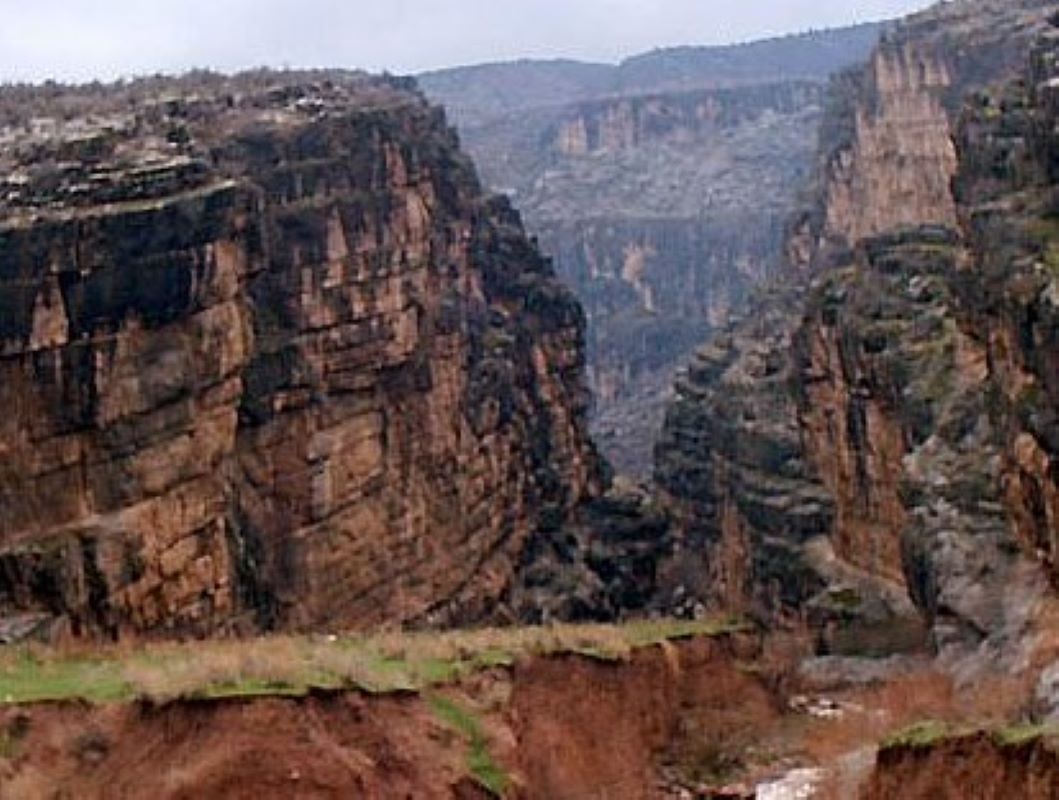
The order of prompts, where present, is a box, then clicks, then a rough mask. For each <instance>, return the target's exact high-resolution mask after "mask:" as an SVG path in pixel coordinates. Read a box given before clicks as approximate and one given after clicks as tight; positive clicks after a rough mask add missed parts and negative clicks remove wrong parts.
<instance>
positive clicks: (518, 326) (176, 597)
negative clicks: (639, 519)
mask: <svg viewBox="0 0 1059 800" xmlns="http://www.w3.org/2000/svg"><path fill="white" fill-rule="evenodd" d="M11 91H12V92H13V93H17V92H18V91H19V90H17V89H13V90H11ZM89 91H90V90H89V89H86V90H82V92H89ZM123 92H124V93H125V94H126V95H127V94H128V93H137V92H140V93H142V95H143V96H138V97H135V98H132V100H133V101H134V102H135V105H136V108H137V110H136V111H129V110H128V108H129V100H130V98H129V97H127V96H124V95H122V93H123ZM16 99H20V100H21V101H22V102H23V103H24V105H25V99H24V98H16ZM44 102H45V106H44V111H43V112H42V113H40V115H39V116H35V117H33V118H32V119H29V118H28V117H27V118H26V119H22V120H15V121H13V122H11V124H9V125H8V127H6V128H5V129H4V131H3V136H4V137H5V147H4V150H3V155H2V156H0V158H2V159H3V163H2V167H3V169H2V170H0V171H2V172H3V174H4V175H5V176H6V179H5V183H4V186H3V192H4V194H3V203H2V205H0V213H2V219H0V303H2V304H3V309H2V313H0V341H2V343H3V344H2V348H3V350H2V352H3V356H2V358H0V375H2V377H0V396H2V398H3V402H4V407H5V409H6V411H7V413H6V414H5V415H4V419H3V422H2V423H0V451H2V452H3V461H2V471H0V608H2V609H3V611H4V612H5V614H7V615H12V616H11V619H14V620H23V621H24V620H25V619H26V618H27V616H29V617H30V618H32V619H38V618H39V619H40V620H41V621H44V622H46V623H47V624H52V625H58V626H59V627H65V628H67V629H70V630H72V631H73V632H75V633H100V632H102V633H108V634H111V635H115V636H116V635H119V634H121V633H125V632H145V633H154V632H188V633H212V632H217V631H224V630H232V629H235V630H243V629H256V628H262V627H265V628H271V627H276V626H280V627H285V628H292V627H293V628H300V627H309V626H312V627H318V626H320V625H334V626H361V625H370V624H375V623H379V622H381V621H384V620H385V621H388V622H400V621H413V620H415V621H434V622H440V621H453V620H458V619H463V618H469V617H474V616H477V615H480V614H481V613H482V610H483V608H485V607H486V606H491V605H492V602H493V601H494V600H495V599H496V597H498V596H499V595H500V594H501V593H502V591H503V590H504V588H505V587H506V585H507V583H508V582H509V581H510V579H511V576H512V574H513V572H514V569H515V567H516V564H517V563H518V560H519V558H520V555H521V551H522V549H523V547H524V546H525V543H526V541H527V539H528V537H529V536H530V535H531V533H532V532H533V531H534V530H535V528H536V525H537V519H538V517H539V516H540V515H541V514H542V513H544V512H549V513H551V514H553V515H555V514H559V515H560V516H561V515H562V514H564V513H565V510H566V509H567V508H569V507H570V506H572V505H573V504H574V503H576V502H577V501H578V500H580V499H583V498H585V497H588V496H591V495H592V494H593V493H594V492H595V491H596V490H597V488H598V484H599V463H598V461H597V459H596V456H595V453H594V450H593V448H592V446H591V445H590V443H589V441H588V439H587V433H586V414H587V409H588V393H587V390H586V388H585V386H584V384H583V376H584V372H583V370H584V352H583V326H584V319H583V313H582V311H581V309H580V307H579V306H578V304H577V302H576V300H575V299H574V297H573V296H572V295H571V294H570V293H569V292H567V291H566V290H565V289H563V288H562V287H561V285H560V284H559V283H558V281H557V279H556V278H555V277H554V275H553V273H552V271H551V268H550V266H549V265H548V263H547V262H546V261H545V260H544V259H543V258H542V257H541V256H540V255H539V253H538V252H537V250H536V249H535V248H534V247H533V245H532V244H531V243H530V242H529V241H528V240H527V238H526V237H525V235H524V234H523V231H522V226H521V222H520V220H519V217H518V215H517V214H516V213H515V212H514V211H513V210H511V208H510V207H509V206H508V205H507V204H506V203H505V202H503V201H501V200H490V199H487V198H486V197H484V196H483V194H482V192H481V190H480V189H479V185H478V182H477V179H476V177H475V174H474V170H473V168H472V167H471V166H470V163H469V162H468V161H467V160H466V158H465V157H464V156H463V155H461V154H460V152H459V150H458V147H457V144H456V141H455V136H454V134H453V133H452V132H451V130H450V129H449V128H448V127H447V125H446V123H445V119H444V116H443V114H442V113H441V112H440V111H439V110H437V109H434V108H432V107H430V106H429V105H427V104H426V102H425V101H423V100H422V99H421V97H420V96H418V95H417V94H416V93H414V92H413V91H412V90H410V89H409V88H408V87H407V86H406V85H404V84H401V83H400V82H393V81H391V82H386V81H381V80H374V79H369V78H365V77H363V76H358V75H353V74H345V73H340V74H333V73H308V74H297V73H295V74H290V75H288V74H282V75H281V74H269V73H263V74H253V75H249V76H242V77H237V78H234V79H231V80H226V79H221V78H216V77H214V76H193V77H191V78H188V79H183V80H182V81H181V82H172V83H163V84H162V85H161V86H158V85H155V84H153V83H152V82H143V83H141V84H132V85H131V87H117V88H115V89H113V95H112V96H111V97H110V98H109V99H103V100H100V99H98V98H92V99H90V98H85V97H84V96H83V95H82V94H79V93H78V92H77V91H75V90H70V92H69V93H67V94H59V96H57V97H51V98H48V99H47V100H46V101H44ZM86 102H87V103H90V104H91V116H88V115H79V114H77V113H73V112H72V111H71V109H73V110H76V109H78V107H79V104H81V103H86ZM108 104H109V105H108ZM25 107H27V108H28V107H31V106H30V105H25ZM49 109H50V110H51V112H52V115H51V117H48V116H47V112H48V110H49ZM38 111H40V109H38ZM20 624H21V623H20Z"/></svg>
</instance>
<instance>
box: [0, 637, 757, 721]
mask: <svg viewBox="0 0 1059 800" xmlns="http://www.w3.org/2000/svg"><path fill="white" fill-rule="evenodd" d="M741 629H742V626H740V625H739V624H738V623H736V622H733V621H730V620H720V621H712V622H684V621H679V620H661V621H644V622H634V623H629V624H625V625H617V626H611V625H578V626H554V627H531V628H506V629H481V630H464V631H451V632H444V633H436V632H431V633H425V632H424V633H383V634H379V635H376V636H368V637H358V636H351V637H339V636H305V637H295V636H274V637H266V638H259V639H249V640H238V641H235V640H232V641H207V642H199V643H194V644H179V645H178V644H156V645H147V646H141V647H130V646H128V645H123V646H121V647H114V648H106V649H103V650H99V649H83V648H82V646H80V645H75V646H73V647H64V648H61V649H59V650H55V649H42V648H34V647H20V648H8V649H6V650H5V649H0V702H9V703H19V702H34V701H42V700H61V699H73V698H82V699H86V700H90V701H115V700H128V699H132V698H136V697H142V698H148V699H153V700H156V701H167V700H171V699H174V698H178V697H227V696H246V695H270V694H273V695H303V694H305V693H307V692H308V691H311V690H313V689H344V688H358V689H361V690H364V691H369V692H393V691H414V690H418V689H422V688H425V687H429V686H433V685H437V684H439V683H446V682H451V681H454V680H457V679H459V678H460V677H462V676H464V675H467V674H470V673H473V672H475V671H479V670H483V669H489V668H492V667H498V666H503V665H508V664H511V663H513V662H514V661H515V660H516V659H518V658H521V657H524V656H532V655H543V654H550V653H559V652H562V653H579V654H583V655H585V656H588V657H592V658H599V659H607V660H620V659H624V658H627V657H628V656H629V654H630V653H632V652H633V651H634V650H635V649H637V648H639V647H644V646H649V645H653V644H657V643H660V642H664V641H668V640H671V639H679V638H685V637H691V636H710V635H720V634H725V633H729V632H733V631H737V630H741Z"/></svg>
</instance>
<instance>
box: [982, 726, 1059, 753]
mask: <svg viewBox="0 0 1059 800" xmlns="http://www.w3.org/2000/svg"><path fill="white" fill-rule="evenodd" d="M992 737H993V741H994V742H996V743H997V744H998V745H999V746H1000V747H1018V746H1020V745H1024V744H1030V743H1032V742H1037V741H1043V740H1046V739H1047V740H1054V739H1056V738H1059V727H1056V726H1054V725H1030V724H1026V725H1011V726H1009V727H1007V728H1000V729H999V730H995V731H992Z"/></svg>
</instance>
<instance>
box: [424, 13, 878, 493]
mask: <svg viewBox="0 0 1059 800" xmlns="http://www.w3.org/2000/svg"><path fill="white" fill-rule="evenodd" d="M880 30H881V28H880V26H878V25H874V24H872V25H862V26H858V27H854V28H849V29H839V30H835V31H822V32H817V33H813V34H805V35H800V36H789V37H786V38H781V39H775V40H768V41H763V42H755V43H751V44H745V45H737V46H731V47H714V48H707V47H702V48H695V47H688V48H675V49H664V50H659V51H656V52H652V53H646V54H644V55H641V56H636V57H633V58H630V59H627V60H625V61H623V62H622V63H621V64H619V65H617V66H610V65H597V64H582V63H578V62H562V61H558V62H535V61H523V62H514V63H511V64H492V65H490V64H486V65H481V66H477V67H467V68H456V69H452V70H445V71H442V72H437V73H428V74H426V75H421V76H419V82H420V85H421V86H422V87H423V89H424V91H425V92H426V93H427V95H428V96H429V97H431V98H432V99H433V100H435V101H437V102H440V103H443V104H444V105H445V106H446V108H447V109H449V112H450V114H451V115H452V118H453V120H454V122H455V123H456V124H457V127H458V129H459V132H460V137H461V140H462V142H463V143H464V145H465V146H466V148H467V150H468V152H469V153H470V154H471V155H472V156H473V157H474V159H475V162H476V164H477V165H478V168H479V170H480V171H481V174H482V179H483V180H484V181H485V183H486V184H487V185H489V186H490V187H492V188H493V189H494V190H496V191H501V192H504V193H506V194H508V195H509V196H511V198H512V200H513V202H514V203H515V205H516V206H518V208H519V209H521V210H522V211H523V213H524V214H525V219H526V224H527V228H528V229H529V231H530V233H531V234H533V235H534V236H535V237H536V238H537V240H538V241H539V243H540V247H541V249H542V251H543V252H544V253H545V254H547V255H548V256H550V257H551V258H552V259H554V261H555V267H556V270H557V272H558V274H559V275H560V277H561V278H562V279H563V280H564V281H565V282H566V284H567V285H568V286H570V287H571V289H573V290H574V292H575V293H576V294H577V296H578V298H579V299H580V301H581V303H582V305H583V306H584V307H585V311H586V314H587V316H588V365H589V384H590V387H591V389H592V391H593V395H594V398H595V404H596V406H595V413H594V414H593V417H592V420H593V422H592V431H593V434H594V438H595V440H596V441H597V442H598V443H599V445H600V448H601V450H602V451H603V453H604V454H605V455H606V456H607V458H608V459H609V460H610V461H611V463H613V464H614V466H615V468H616V469H617V470H618V471H619V472H621V473H624V474H627V475H630V476H632V477H634V478H638V479H646V478H647V477H648V476H649V474H650V471H651V447H652V444H653V442H654V440H655V439H656V438H657V436H658V431H659V429H660V427H661V423H662V417H663V414H664V407H665V403H666V400H667V398H668V396H669V394H670V387H671V384H672V381H673V378H674V375H675V372H676V370H677V368H678V367H680V366H682V365H683V364H684V363H685V362H686V360H687V359H688V357H690V355H691V354H692V353H693V352H694V349H695V348H696V347H697V346H698V345H699V344H701V342H702V341H703V340H704V339H705V338H706V336H707V335H708V334H709V332H710V331H711V330H712V329H714V328H716V327H718V326H720V325H723V323H724V322H725V321H726V320H727V319H728V318H729V316H730V315H732V314H733V313H737V312H738V310H739V309H740V308H741V306H742V304H743V302H744V301H745V299H746V298H747V296H748V294H749V292H750V290H751V289H752V288H753V287H754V286H755V285H757V284H759V283H761V282H762V281H764V280H765V279H766V278H769V277H773V276H775V275H776V274H777V273H778V272H779V270H780V267H781V265H782V258H783V252H782V251H783V242H784V232H785V226H786V223H787V219H788V217H789V216H790V215H791V214H792V213H793V211H794V208H795V204H796V200H797V197H798V194H799V192H800V190H801V189H802V186H803V185H804V183H805V181H806V179H807V176H808V172H809V169H810V167H811V164H812V157H813V150H814V146H815V140H816V129H817V127H818V124H819V121H820V118H821V114H822V113H823V110H824V108H825V106H826V105H827V79H828V78H829V76H830V75H831V74H832V73H833V72H835V71H837V70H840V69H842V68H844V67H846V66H849V65H852V64H854V63H856V62H858V61H861V60H863V59H865V58H867V56H868V54H869V52H870V50H871V48H872V46H873V45H874V44H875V41H876V40H877V38H878V35H879V32H880Z"/></svg>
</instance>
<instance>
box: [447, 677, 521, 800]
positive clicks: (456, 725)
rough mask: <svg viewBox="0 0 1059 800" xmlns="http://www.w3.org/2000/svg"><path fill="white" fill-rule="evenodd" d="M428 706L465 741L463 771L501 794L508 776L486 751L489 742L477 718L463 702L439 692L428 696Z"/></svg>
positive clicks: (509, 783) (501, 795) (508, 783)
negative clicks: (465, 769)
mask: <svg viewBox="0 0 1059 800" xmlns="http://www.w3.org/2000/svg"><path fill="white" fill-rule="evenodd" d="M430 707H431V709H433V711H434V714H435V715H436V716H437V718H438V719H440V720H441V721H442V722H443V723H445V724H446V725H448V726H449V727H450V728H452V729H453V730H455V731H456V732H457V733H459V734H460V735H461V736H462V737H463V738H464V740H465V741H466V742H467V771H468V772H469V773H470V774H471V775H472V776H473V777H474V779H475V780H476V781H477V782H478V783H479V784H480V785H481V786H482V787H483V788H485V789H486V790H487V791H489V792H491V793H492V794H494V795H496V796H497V797H503V796H504V794H505V793H506V792H507V790H508V788H509V787H510V786H511V778H510V777H509V776H508V774H507V773H506V772H505V771H504V769H503V767H501V766H500V765H499V764H497V763H496V760H495V759H494V758H493V756H492V754H491V753H490V752H489V742H488V739H487V738H486V736H485V733H484V732H483V731H482V726H481V723H480V722H479V721H478V718H477V717H476V716H475V715H474V714H473V713H472V712H471V711H468V710H467V709H466V708H464V707H463V706H461V705H459V704H458V703H456V702H455V701H453V700H451V699H450V698H448V697H444V696H442V695H432V696H431V697H430Z"/></svg>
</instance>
